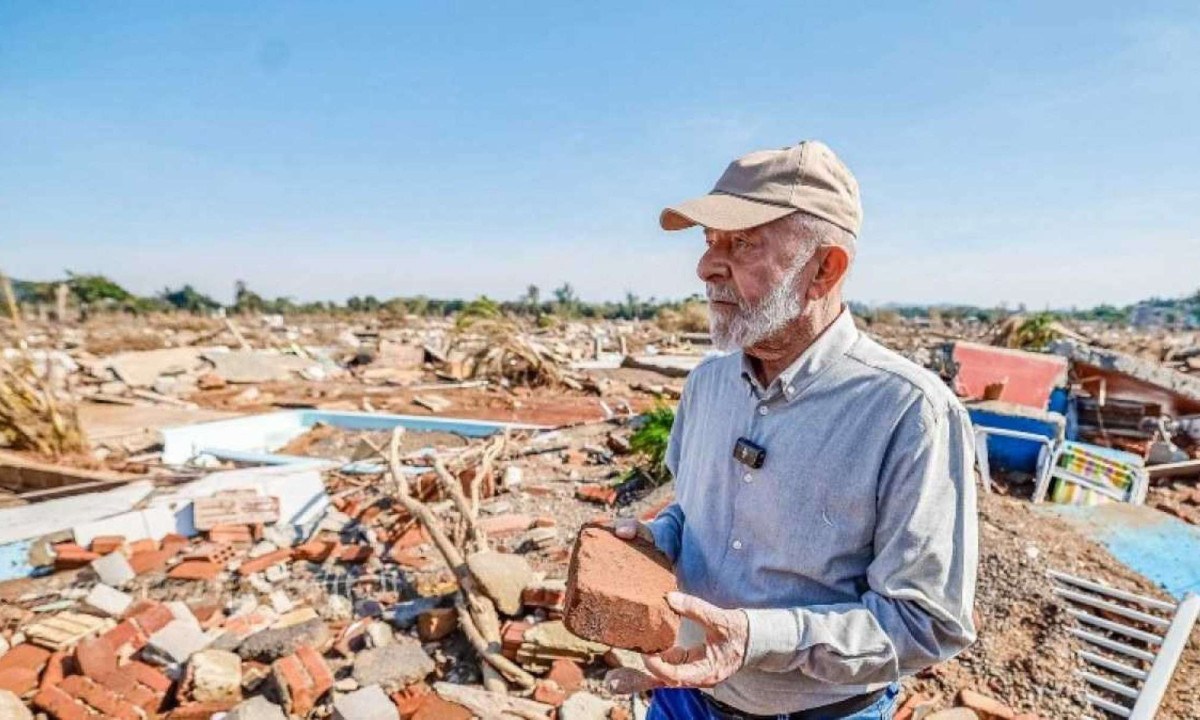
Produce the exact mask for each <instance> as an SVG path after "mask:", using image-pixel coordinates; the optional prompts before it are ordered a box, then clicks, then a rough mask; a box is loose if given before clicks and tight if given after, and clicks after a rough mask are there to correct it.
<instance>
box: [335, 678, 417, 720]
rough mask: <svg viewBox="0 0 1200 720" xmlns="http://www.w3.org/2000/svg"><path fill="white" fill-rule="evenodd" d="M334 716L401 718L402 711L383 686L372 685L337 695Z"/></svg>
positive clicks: (343, 718)
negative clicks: (397, 709) (397, 708)
mask: <svg viewBox="0 0 1200 720" xmlns="http://www.w3.org/2000/svg"><path fill="white" fill-rule="evenodd" d="M333 717H334V718H336V719H337V720H400V713H399V712H397V711H396V706H395V705H393V704H392V701H391V699H389V698H388V696H387V693H385V692H384V691H383V688H381V687H379V686H378V685H370V686H368V687H365V688H362V689H361V690H355V691H354V692H352V693H347V694H345V695H337V696H335V697H334V698H333Z"/></svg>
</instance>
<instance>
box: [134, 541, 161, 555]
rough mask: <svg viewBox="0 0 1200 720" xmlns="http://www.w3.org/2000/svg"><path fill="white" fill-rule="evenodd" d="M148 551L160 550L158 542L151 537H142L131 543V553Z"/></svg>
mask: <svg viewBox="0 0 1200 720" xmlns="http://www.w3.org/2000/svg"><path fill="white" fill-rule="evenodd" d="M147 552H158V543H156V542H154V540H152V539H151V538H142V539H141V540H134V541H133V542H131V543H129V555H137V554H138V553H147Z"/></svg>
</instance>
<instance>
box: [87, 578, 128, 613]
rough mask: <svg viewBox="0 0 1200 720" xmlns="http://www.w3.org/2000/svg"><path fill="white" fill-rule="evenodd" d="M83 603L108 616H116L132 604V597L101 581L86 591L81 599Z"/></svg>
mask: <svg viewBox="0 0 1200 720" xmlns="http://www.w3.org/2000/svg"><path fill="white" fill-rule="evenodd" d="M83 604H84V605H86V606H87V607H89V608H91V609H93V610H95V611H97V612H99V613H102V614H104V615H107V616H108V617H114V618H117V617H121V616H122V615H124V614H125V611H126V610H128V609H129V606H130V605H132V604H133V597H132V596H130V595H129V594H128V593H123V592H121V591H120V590H117V589H116V588H114V587H110V586H108V585H105V584H103V583H101V584H98V585H96V586H95V587H93V588H92V589H91V590H90V591H89V592H88V594H87V597H85V598H84V599H83Z"/></svg>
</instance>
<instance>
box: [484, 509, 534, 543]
mask: <svg viewBox="0 0 1200 720" xmlns="http://www.w3.org/2000/svg"><path fill="white" fill-rule="evenodd" d="M478 524H479V529H480V530H482V531H483V532H484V533H485V534H486V535H488V536H489V537H503V536H505V535H513V534H515V533H519V532H524V531H526V530H528V529H529V526H530V525H532V524H533V518H531V517H529V516H528V515H517V514H514V513H506V514H504V515H493V516H492V517H485V518H480V519H479V521H478Z"/></svg>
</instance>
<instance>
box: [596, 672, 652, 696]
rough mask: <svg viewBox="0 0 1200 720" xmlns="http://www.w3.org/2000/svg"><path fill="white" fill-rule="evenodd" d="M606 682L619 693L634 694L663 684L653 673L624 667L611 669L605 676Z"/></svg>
mask: <svg viewBox="0 0 1200 720" xmlns="http://www.w3.org/2000/svg"><path fill="white" fill-rule="evenodd" d="M604 684H605V685H607V686H608V689H609V691H611V692H613V693H615V694H617V695H632V694H634V693H640V692H645V691H647V690H653V689H654V688H659V687H662V686H663V683H662V681H661V680H659V679H658V678H656V677H654V676H653V675H648V674H646V673H644V672H642V671H640V670H635V669H634V668H624V667H623V668H615V669H613V670H609V671H608V673H607V674H606V675H605V676H604Z"/></svg>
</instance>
